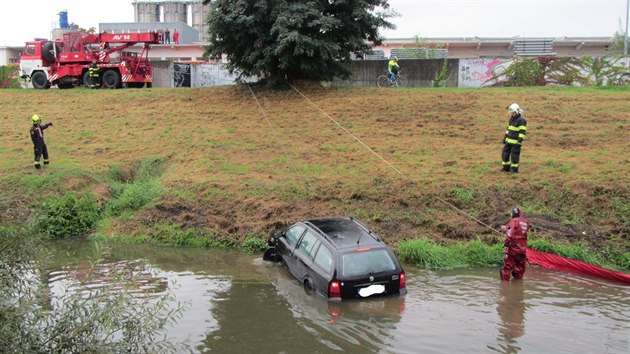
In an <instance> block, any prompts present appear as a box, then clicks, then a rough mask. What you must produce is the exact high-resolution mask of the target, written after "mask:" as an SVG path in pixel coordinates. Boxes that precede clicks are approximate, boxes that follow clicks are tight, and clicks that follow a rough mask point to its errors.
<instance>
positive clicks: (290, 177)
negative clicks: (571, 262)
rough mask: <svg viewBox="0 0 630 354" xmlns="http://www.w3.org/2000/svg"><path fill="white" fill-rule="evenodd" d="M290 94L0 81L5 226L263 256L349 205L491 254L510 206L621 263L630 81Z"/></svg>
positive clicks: (555, 241)
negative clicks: (36, 130) (601, 85)
mask: <svg viewBox="0 0 630 354" xmlns="http://www.w3.org/2000/svg"><path fill="white" fill-rule="evenodd" d="M302 93H303V94H304V95H305V96H306V97H308V98H309V100H310V102H309V101H306V100H304V99H303V98H302V97H301V96H300V95H299V94H298V93H296V92H294V91H280V92H277V91H267V90H259V89H256V88H254V94H255V95H256V99H257V100H258V102H259V103H260V104H261V105H260V107H259V106H258V105H257V104H256V100H255V99H254V97H253V96H252V94H251V93H250V91H249V90H248V89H247V88H240V87H224V88H208V89H205V88H204V89H177V90H174V89H152V90H112V91H103V90H101V91H90V90H49V91H34V90H8V91H6V92H3V95H2V96H0V125H1V128H2V132H3V135H4V136H5V137H6V139H2V141H1V142H0V153H1V154H2V156H3V158H2V161H1V162H0V187H1V188H2V190H3V196H2V197H0V223H1V224H3V225H12V224H13V225H15V224H22V225H23V224H30V225H34V227H37V228H38V230H39V231H41V232H43V233H47V234H49V235H52V236H55V237H62V235H63V234H64V233H68V232H70V233H72V234H81V235H92V237H95V238H100V239H107V240H110V241H115V242H134V243H141V242H146V243H158V244H159V243H164V244H172V245H187V246H198V247H243V248H245V249H247V250H259V249H261V248H263V247H264V245H265V240H266V238H267V237H268V235H269V234H270V233H271V232H272V231H273V230H275V229H277V228H280V227H284V226H286V225H288V224H290V223H292V222H293V221H296V220H299V219H308V218H314V217H321V216H330V215H350V216H354V217H356V218H358V219H359V220H361V221H362V222H364V223H365V224H366V225H368V226H369V227H370V228H372V229H373V230H375V231H376V232H377V233H378V234H379V235H380V236H381V237H382V238H383V239H384V240H385V241H386V242H387V243H388V244H389V245H390V246H392V247H393V248H395V249H398V248H399V247H400V245H401V244H404V243H405V242H409V241H413V240H417V239H426V240H430V241H432V242H435V243H437V244H438V245H440V246H444V245H446V246H448V247H451V246H452V245H456V244H458V243H470V242H471V241H473V242H480V243H481V244H483V245H485V246H487V247H489V248H490V249H492V247H494V245H496V244H497V242H500V241H502V235H500V234H498V233H496V232H494V231H493V230H491V228H494V229H498V228H499V227H500V225H502V224H504V223H506V222H507V220H508V219H509V215H508V212H509V210H510V208H511V207H513V206H516V205H518V206H520V207H521V208H522V209H523V211H524V213H525V216H526V217H527V218H528V219H529V220H530V222H531V223H532V225H533V227H534V229H533V231H532V236H531V237H532V238H533V239H542V240H544V241H545V242H548V243H549V244H552V245H560V246H567V247H577V248H578V249H582V250H584V252H585V254H588V255H591V256H595V257H596V258H597V259H599V260H600V261H599V262H600V263H601V264H608V265H612V266H616V267H619V268H622V269H626V270H627V269H630V253H629V252H630V241H629V238H628V235H629V234H630V220H629V217H628V215H629V214H630V187H629V184H628V182H627V176H628V174H629V172H630V168H629V167H628V166H630V164H629V162H630V161H628V155H627V151H629V150H630V143H629V142H628V139H626V138H625V134H624V132H625V130H626V128H627V127H628V126H629V125H630V117H629V115H628V112H627V104H628V98H627V97H628V93H629V91H628V89H625V88H623V89H613V90H611V89H597V88H527V89H508V88H505V89H482V90H461V89H437V90H436V89H401V90H396V91H395V95H394V97H396V99H394V100H392V99H391V97H390V96H391V95H390V94H391V93H392V92H391V91H387V92H385V91H382V90H376V89H364V88H361V89H328V90H323V89H314V88H310V89H305V90H304V91H302ZM87 102H89V104H87ZM512 102H518V103H519V104H520V105H521V106H522V107H523V108H524V109H525V116H526V118H527V119H528V136H527V138H526V142H525V145H524V147H523V153H522V156H521V158H522V167H521V173H520V174H518V175H510V174H502V173H499V172H498V170H499V168H500V149H501V145H500V144H499V142H500V140H501V137H502V136H503V133H504V131H505V124H506V121H507V113H506V109H507V108H506V107H507V106H508V105H509V104H510V103H512ZM322 111H324V112H326V113H327V115H328V116H327V115H325V114H323V113H322ZM263 112H264V113H263ZM34 113H38V114H40V115H42V116H43V117H44V122H47V121H49V120H52V121H54V123H55V125H54V127H53V128H49V130H47V131H46V141H47V144H48V148H49V151H50V154H51V165H50V166H47V167H46V168H45V169H44V170H43V171H35V170H34V169H33V166H32V144H31V142H30V138H29V136H28V127H29V126H30V121H29V117H30V116H31V115H32V114H34ZM335 122H336V123H338V124H336V123H335ZM339 125H341V126H343V127H344V128H345V129H346V130H343V129H341V128H340V127H339ZM349 133H351V134H352V135H350V134H349ZM357 140H360V141H361V142H362V143H363V144H365V146H368V147H369V148H370V149H372V151H370V150H368V149H366V148H365V146H364V145H362V144H361V143H359V142H358V141H357ZM379 157H380V158H379ZM383 160H385V161H387V162H388V163H389V164H388V163H385V162H384V161H383ZM392 166H393V167H394V168H392ZM440 200H442V201H447V202H448V203H449V204H451V205H452V206H455V207H457V208H458V209H460V210H462V211H463V212H464V213H461V212H458V211H457V210H455V209H453V208H452V207H451V206H449V205H447V204H445V203H443V202H441V201H440ZM78 210H82V211H81V212H77V211H78ZM464 214H467V215H468V216H466V215H464ZM68 215H74V216H68ZM67 218H71V219H72V218H74V219H75V221H76V220H82V221H77V222H66V221H60V220H66V219H67ZM472 218H475V219H478V220H480V221H482V222H483V223H485V224H487V225H489V226H490V228H489V227H486V226H483V225H480V224H478V223H477V222H475V221H474V220H473V219H472Z"/></svg>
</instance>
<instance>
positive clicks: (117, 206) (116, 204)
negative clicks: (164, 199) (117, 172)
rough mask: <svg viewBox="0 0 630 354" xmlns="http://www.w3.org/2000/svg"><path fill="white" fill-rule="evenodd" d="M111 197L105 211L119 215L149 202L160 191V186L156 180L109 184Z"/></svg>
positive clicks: (137, 208)
mask: <svg viewBox="0 0 630 354" xmlns="http://www.w3.org/2000/svg"><path fill="white" fill-rule="evenodd" d="M110 192H111V193H112V196H113V198H112V199H111V200H110V201H109V203H107V213H108V214H110V215H120V214H121V213H122V212H125V211H136V210H139V209H140V208H142V207H143V206H145V205H147V204H149V203H150V202H151V201H152V200H153V199H154V198H156V197H158V196H159V195H160V193H161V188H160V185H159V183H158V182H156V181H146V182H136V183H119V182H114V183H112V184H111V185H110Z"/></svg>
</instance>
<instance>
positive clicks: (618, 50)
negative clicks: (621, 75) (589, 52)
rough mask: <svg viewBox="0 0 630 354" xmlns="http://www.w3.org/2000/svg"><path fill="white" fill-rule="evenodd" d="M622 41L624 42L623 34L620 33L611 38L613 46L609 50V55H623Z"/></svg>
mask: <svg viewBox="0 0 630 354" xmlns="http://www.w3.org/2000/svg"><path fill="white" fill-rule="evenodd" d="M624 40H625V36H624V32H621V31H617V32H615V34H614V36H613V45H612V48H610V50H609V51H610V53H611V54H617V55H623V49H624V43H623V42H624Z"/></svg>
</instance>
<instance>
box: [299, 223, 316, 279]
mask: <svg viewBox="0 0 630 354" xmlns="http://www.w3.org/2000/svg"><path fill="white" fill-rule="evenodd" d="M319 242H320V241H319V237H318V236H317V235H316V234H315V233H314V232H313V231H311V230H308V229H307V230H306V233H305V234H304V236H303V237H302V239H301V240H300V242H299V244H298V246H297V247H296V248H295V250H294V251H293V259H294V261H295V266H296V273H295V276H296V277H297V278H298V279H299V280H300V282H302V281H303V280H304V278H305V277H306V274H308V272H309V269H310V268H311V265H312V263H313V256H314V254H312V252H313V250H314V249H316V246H319Z"/></svg>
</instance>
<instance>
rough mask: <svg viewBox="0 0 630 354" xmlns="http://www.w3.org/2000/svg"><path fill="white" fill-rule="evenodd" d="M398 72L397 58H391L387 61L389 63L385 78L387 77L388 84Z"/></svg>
mask: <svg viewBox="0 0 630 354" xmlns="http://www.w3.org/2000/svg"><path fill="white" fill-rule="evenodd" d="M398 70H400V67H399V66H398V58H396V57H395V56H392V57H391V58H390V59H389V63H387V77H389V82H392V81H394V78H395V77H396V76H397V75H398Z"/></svg>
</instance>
